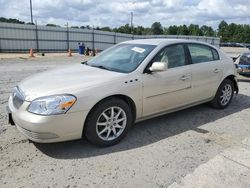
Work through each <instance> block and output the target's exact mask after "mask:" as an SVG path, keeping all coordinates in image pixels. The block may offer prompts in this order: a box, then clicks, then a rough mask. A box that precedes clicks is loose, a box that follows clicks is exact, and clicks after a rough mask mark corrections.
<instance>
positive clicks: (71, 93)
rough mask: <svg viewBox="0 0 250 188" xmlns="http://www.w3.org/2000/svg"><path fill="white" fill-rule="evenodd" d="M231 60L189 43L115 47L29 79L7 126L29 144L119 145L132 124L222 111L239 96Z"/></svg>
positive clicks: (14, 100) (12, 101)
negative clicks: (206, 107) (195, 110)
mask: <svg viewBox="0 0 250 188" xmlns="http://www.w3.org/2000/svg"><path fill="white" fill-rule="evenodd" d="M235 75H236V70H235V66H234V63H233V62H232V60H231V58H229V57H227V56H226V55H225V54H224V53H223V52H221V51H220V50H219V49H217V48H215V47H214V46H211V45H208V44H206V43H201V42H196V41H190V40H178V39H175V40H170V39H146V40H133V41H127V42H123V43H120V44H117V45H115V46H113V47H111V48H109V49H107V50H105V51H103V52H102V53H101V54H99V55H98V56H96V57H95V58H93V59H91V60H90V61H88V62H85V63H82V64H80V63H79V64H78V65H70V66H67V67H65V68H62V69H56V70H50V71H47V72H44V73H40V74H37V75H34V76H31V77H29V78H27V79H25V80H23V81H22V82H21V83H19V84H18V85H17V86H16V87H15V88H14V91H13V93H12V95H11V96H10V98H9V106H8V111H9V120H10V122H11V123H12V124H15V125H16V127H17V128H18V129H19V130H20V131H21V132H22V133H23V134H25V135H26V136H27V137H28V138H29V139H30V140H33V141H35V142H43V143H48V142H58V141H64V140H73V139H80V138H82V136H84V135H85V136H86V137H87V139H88V140H89V141H90V142H92V143H94V144H97V145H101V146H109V145H113V144H116V143H117V142H119V141H120V140H121V139H122V138H124V136H125V135H126V134H127V132H128V130H129V128H130V126H131V125H132V124H133V123H134V122H138V121H141V120H144V119H148V118H152V117H155V116H159V115H162V114H166V113H169V112H173V111H177V110H180V109H184V108H188V107H191V106H194V105H198V104H201V103H205V102H210V103H211V104H212V106H214V107H216V108H220V109H223V108H225V107H227V106H228V105H229V104H230V101H231V100H232V97H233V95H234V92H238V85H237V80H236V76H235Z"/></svg>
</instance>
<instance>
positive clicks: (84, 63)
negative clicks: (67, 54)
mask: <svg viewBox="0 0 250 188" xmlns="http://www.w3.org/2000/svg"><path fill="white" fill-rule="evenodd" d="M81 64H83V65H89V64H88V62H87V61H83V62H81Z"/></svg>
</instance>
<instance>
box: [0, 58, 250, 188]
mask: <svg viewBox="0 0 250 188" xmlns="http://www.w3.org/2000/svg"><path fill="white" fill-rule="evenodd" d="M81 60H82V57H79V56H74V57H72V58H71V57H67V58H63V57H56V58H51V57H50V58H46V57H45V58H37V59H28V60H26V59H8V60H0V96H1V98H0V187H115V186H116V187H167V186H169V185H172V184H173V183H174V185H175V182H176V184H177V185H179V184H181V183H183V178H184V177H186V176H187V175H188V174H192V173H195V171H196V170H197V169H200V168H201V167H202V165H206V164H210V162H211V161H212V160H213V159H214V158H217V157H218V155H219V154H220V153H221V152H224V150H225V149H228V148H234V147H237V146H238V145H239V144H241V143H242V140H244V139H246V137H247V136H249V135H250V126H249V125H250V119H249V114H250V109H249V107H250V84H249V83H248V82H241V83H240V93H239V95H238V96H237V97H236V98H235V99H234V100H233V101H232V104H231V105H230V107H229V108H227V109H225V110H222V111H221V110H215V109H213V108H211V107H209V106H208V105H205V104H204V105H200V106H197V107H193V108H190V109H186V110H183V111H180V112H176V113H172V114H169V115H165V116H161V117H158V118H154V119H151V120H148V121H144V122H141V123H139V124H137V125H135V126H133V127H132V128H131V130H130V132H129V134H128V136H127V137H126V138H125V139H124V140H123V141H122V142H121V143H120V144H118V145H116V146H113V147H109V148H98V147H95V146H93V145H91V144H89V143H88V142H87V141H86V140H85V139H83V140H78V141H71V142H63V143H56V144H35V143H32V142H29V141H28V140H27V139H26V138H25V137H24V136H23V135H22V134H21V133H19V132H18V131H17V130H16V128H15V127H12V126H10V125H7V118H6V115H5V113H4V108H5V106H6V105H7V99H8V96H9V95H10V92H11V90H12V88H13V87H14V86H15V85H16V84H17V83H18V82H19V81H20V80H21V79H23V78H25V77H27V76H29V75H31V74H34V73H36V72H40V71H44V70H47V69H49V68H53V67H58V66H64V65H67V64H70V63H72V64H73V63H78V62H80V61H81ZM235 176H238V177H241V176H242V177H243V176H244V173H240V171H239V172H237V171H236V174H235ZM248 177H249V176H248Z"/></svg>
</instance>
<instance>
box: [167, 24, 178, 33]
mask: <svg viewBox="0 0 250 188" xmlns="http://www.w3.org/2000/svg"><path fill="white" fill-rule="evenodd" d="M167 34H168V35H177V34H178V27H177V26H176V25H173V26H169V27H168V31H167Z"/></svg>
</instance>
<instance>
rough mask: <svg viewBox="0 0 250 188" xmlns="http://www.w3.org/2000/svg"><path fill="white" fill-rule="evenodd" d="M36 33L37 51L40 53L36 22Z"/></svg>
mask: <svg viewBox="0 0 250 188" xmlns="http://www.w3.org/2000/svg"><path fill="white" fill-rule="evenodd" d="M35 32H36V51H37V52H39V41H38V29H37V21H36V25H35Z"/></svg>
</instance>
